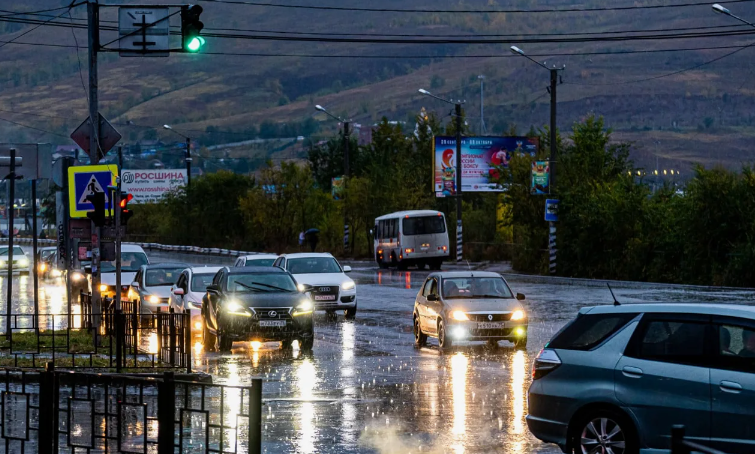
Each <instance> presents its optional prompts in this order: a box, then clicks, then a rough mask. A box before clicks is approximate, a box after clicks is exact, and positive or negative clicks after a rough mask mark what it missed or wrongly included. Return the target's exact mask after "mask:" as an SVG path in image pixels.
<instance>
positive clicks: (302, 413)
mask: <svg viewBox="0 0 755 454" xmlns="http://www.w3.org/2000/svg"><path fill="white" fill-rule="evenodd" d="M295 376H296V389H297V397H299V398H300V399H301V403H300V404H299V405H300V406H299V415H298V427H297V429H298V437H297V439H296V441H295V446H296V452H298V453H302V454H308V453H313V452H315V440H316V438H317V424H316V418H317V415H316V414H315V404H314V401H313V399H314V390H315V386H316V384H317V369H316V368H315V365H314V362H313V361H312V360H311V359H310V358H304V359H303V360H302V361H300V362H297V363H296V365H295Z"/></svg>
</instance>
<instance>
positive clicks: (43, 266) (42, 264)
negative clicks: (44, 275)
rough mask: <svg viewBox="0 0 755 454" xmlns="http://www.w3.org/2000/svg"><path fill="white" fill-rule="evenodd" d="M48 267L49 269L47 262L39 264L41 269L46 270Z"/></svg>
mask: <svg viewBox="0 0 755 454" xmlns="http://www.w3.org/2000/svg"><path fill="white" fill-rule="evenodd" d="M46 269H47V264H46V263H40V264H39V271H42V272H44V271H45V270H46Z"/></svg>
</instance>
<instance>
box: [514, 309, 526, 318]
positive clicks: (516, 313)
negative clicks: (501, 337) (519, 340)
mask: <svg viewBox="0 0 755 454" xmlns="http://www.w3.org/2000/svg"><path fill="white" fill-rule="evenodd" d="M511 320H524V311H523V310H521V309H520V310H515V311H514V313H513V314H511Z"/></svg>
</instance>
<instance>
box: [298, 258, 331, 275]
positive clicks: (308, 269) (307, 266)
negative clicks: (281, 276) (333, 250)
mask: <svg viewBox="0 0 755 454" xmlns="http://www.w3.org/2000/svg"><path fill="white" fill-rule="evenodd" d="M288 271H289V272H290V273H291V274H320V273H340V272H341V266H340V265H339V264H338V262H336V259H334V258H333V257H308V258H304V259H290V260H289V261H288Z"/></svg>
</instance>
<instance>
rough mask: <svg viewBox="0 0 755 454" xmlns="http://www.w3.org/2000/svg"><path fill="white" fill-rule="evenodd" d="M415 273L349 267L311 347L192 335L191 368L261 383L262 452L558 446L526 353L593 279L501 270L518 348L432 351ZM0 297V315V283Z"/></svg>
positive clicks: (671, 296) (694, 293)
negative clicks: (342, 303) (209, 342)
mask: <svg viewBox="0 0 755 454" xmlns="http://www.w3.org/2000/svg"><path fill="white" fill-rule="evenodd" d="M178 258H179V259H183V258H182V257H178ZM163 261H164V260H163ZM192 261H193V260H192ZM427 274H428V273H427V272H416V271H414V272H398V271H377V270H373V269H369V268H363V269H355V270H354V272H353V273H352V277H353V278H354V279H355V280H356V282H357V289H358V301H359V312H358V313H357V318H356V320H354V321H345V320H344V319H343V317H342V316H339V318H338V320H330V319H328V318H327V317H326V316H325V315H324V314H317V316H316V327H315V334H316V341H315V346H314V350H313V352H312V353H311V354H308V355H304V354H300V353H299V352H298V351H296V350H288V351H283V350H281V349H279V347H278V345H277V344H273V343H271V344H264V345H263V346H261V347H260V348H259V349H258V350H256V351H255V350H254V349H252V348H251V346H250V345H249V344H242V343H236V344H235V345H234V349H233V351H232V352H231V353H230V354H222V355H221V354H218V353H205V352H203V351H202V348H201V343H199V342H198V341H197V343H196V344H195V348H194V358H193V361H194V369H195V370H199V371H205V372H208V373H210V374H212V375H213V378H214V380H215V381H216V382H218V383H227V384H248V383H249V380H250V379H251V378H257V377H261V378H263V379H264V380H265V385H264V389H263V398H264V399H265V400H266V406H265V407H264V415H263V426H264V427H263V438H264V449H265V451H266V452H270V453H278V452H296V453H314V452H327V453H399V452H401V453H409V452H414V453H420V452H421V453H487V452H500V453H533V452H536V453H557V452H560V450H559V449H558V448H557V447H555V446H554V445H547V444H544V443H541V442H540V441H538V440H537V439H536V438H534V437H533V436H532V435H531V434H530V433H529V432H528V430H527V426H526V423H525V420H524V416H525V415H526V414H527V394H526V393H527V388H528V387H529V384H530V380H531V379H530V368H531V364H532V359H533V357H534V355H536V354H537V352H538V351H539V350H540V348H542V346H543V345H544V344H545V343H546V342H547V341H548V340H549V339H550V337H551V336H552V335H553V334H554V333H555V332H556V331H557V330H558V329H559V328H560V327H561V326H563V324H564V323H566V322H567V321H568V320H570V319H571V318H573V317H574V316H575V315H576V313H577V311H578V310H579V308H581V307H584V306H592V305H598V304H610V303H611V301H612V300H611V296H610V293H609V292H608V290H607V288H606V287H605V284H604V283H597V282H594V281H574V280H550V279H543V278H533V277H524V276H508V277H507V279H508V281H509V283H510V285H511V286H512V289H513V290H514V291H515V292H522V293H524V294H526V295H527V300H526V301H525V307H526V308H527V310H528V312H529V320H530V330H529V343H528V348H527V351H515V350H514V349H513V346H511V345H510V344H507V343H505V342H502V343H501V345H500V347H499V348H497V349H493V350H491V349H489V348H486V347H483V346H482V345H478V344H473V345H464V346H461V347H459V348H458V349H457V350H456V351H454V352H451V353H446V354H441V353H440V352H439V351H438V349H437V341H436V340H434V339H431V340H430V345H429V346H428V347H426V348H423V349H415V348H414V346H413V336H412V332H411V320H412V318H411V314H412V307H413V303H414V297H415V296H416V294H417V292H418V290H419V288H420V286H421V284H422V282H423V281H424V279H425V277H426V276H427ZM15 280H16V282H17V285H16V286H17V287H18V288H19V290H17V291H16V292H14V293H17V294H18V295H19V300H18V301H19V304H20V307H18V309H19V310H23V311H24V312H26V311H28V310H29V306H30V297H31V280H30V279H29V278H26V277H18V278H15ZM41 287H42V288H43V295H42V296H43V298H42V299H43V302H42V306H43V307H50V308H51V309H54V307H55V306H56V305H57V304H59V303H58V301H59V299H60V297H61V292H60V291H59V290H58V289H57V288H58V287H57V286H56V285H55V284H54V283H46V284H43V285H42V286H41ZM613 288H614V292H615V293H616V296H617V298H618V299H619V300H620V301H621V302H622V303H624V304H629V303H636V302H660V301H663V302H694V301H697V302H718V303H734V304H749V303H750V302H752V301H755V292H753V291H750V290H731V289H699V288H683V287H673V286H662V285H652V284H614V285H613ZM0 292H1V296H0V301H2V304H0V310H2V311H4V307H3V306H2V305H4V301H5V279H4V278H0ZM63 297H64V296H63ZM63 307H65V306H64V305H63Z"/></svg>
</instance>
